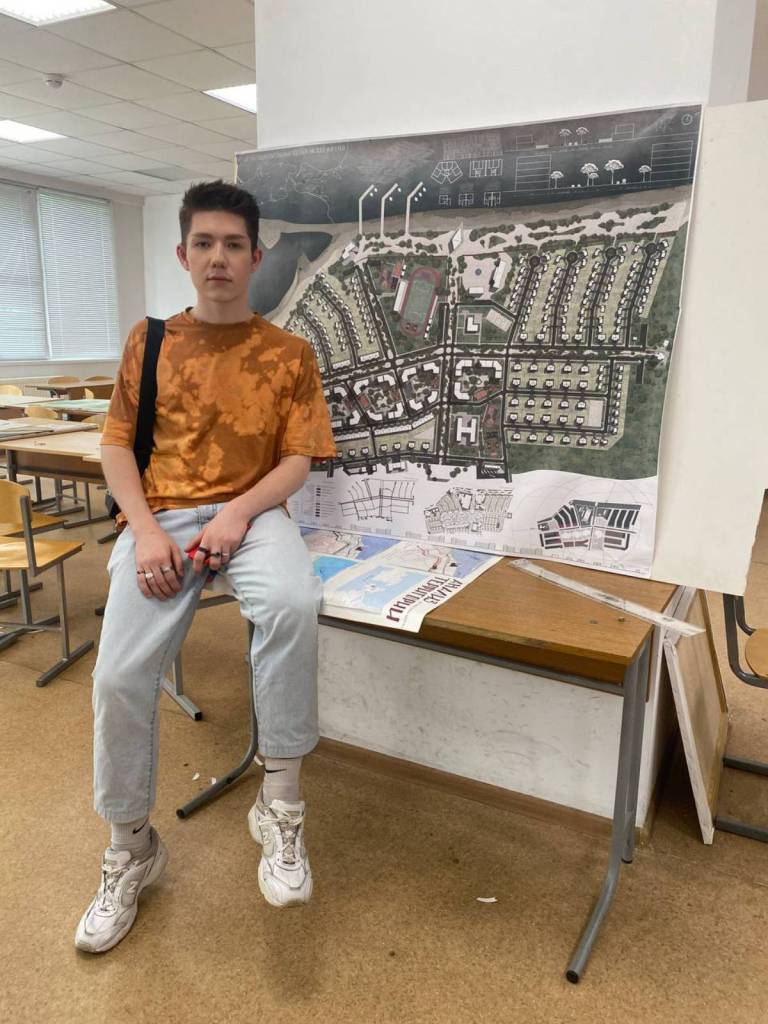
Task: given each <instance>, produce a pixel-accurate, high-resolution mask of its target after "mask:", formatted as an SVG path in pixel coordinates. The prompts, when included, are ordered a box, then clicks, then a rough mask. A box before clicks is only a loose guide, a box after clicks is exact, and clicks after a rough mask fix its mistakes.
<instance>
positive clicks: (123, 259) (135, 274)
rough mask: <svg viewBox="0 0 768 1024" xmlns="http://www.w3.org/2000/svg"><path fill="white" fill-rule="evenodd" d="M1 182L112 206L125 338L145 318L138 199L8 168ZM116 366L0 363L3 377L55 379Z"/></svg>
mask: <svg viewBox="0 0 768 1024" xmlns="http://www.w3.org/2000/svg"><path fill="white" fill-rule="evenodd" d="M0 176H2V178H3V181H9V182H17V183H19V184H23V185H39V186H40V187H42V188H60V189H63V190H64V191H66V192H78V193H80V194H81V195H89V196H98V197H99V198H101V199H109V200H110V201H111V203H112V216H113V224H114V231H115V266H116V272H117V302H118V308H119V315H120V334H121V336H122V337H123V338H125V337H126V335H127V333H128V331H129V330H130V328H131V327H132V326H133V324H135V323H136V321H137V320H140V319H141V318H142V317H143V316H145V312H144V251H143V249H144V241H143V235H144V222H143V209H142V207H143V200H142V198H141V196H129V195H125V194H123V193H120V192H112V191H111V190H109V189H103V188H90V187H88V186H86V185H77V184H73V183H72V182H68V181H59V180H58V179H56V178H49V177H41V176H39V175H34V174H22V173H18V172H15V171H13V170H12V169H11V168H3V169H2V170H1V171H0ZM116 366H117V361H116V360H115V359H94V360H87V361H85V362H77V363H71V362H68V361H61V360H56V361H51V362H49V361H45V362H17V361H13V362H10V361H6V360H3V361H2V362H1V363H0V367H2V372H3V374H4V376H6V377H42V376H55V375H56V374H61V373H66V372H68V371H69V370H72V371H73V372H74V373H77V374H82V375H83V376H84V377H87V376H88V375H89V374H95V373H112V372H113V371H114V369H115V367H116Z"/></svg>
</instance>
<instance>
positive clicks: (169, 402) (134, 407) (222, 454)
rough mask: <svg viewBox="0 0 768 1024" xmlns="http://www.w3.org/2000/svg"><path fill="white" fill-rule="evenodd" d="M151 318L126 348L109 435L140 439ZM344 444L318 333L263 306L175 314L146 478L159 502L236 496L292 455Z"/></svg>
mask: <svg viewBox="0 0 768 1024" xmlns="http://www.w3.org/2000/svg"><path fill="white" fill-rule="evenodd" d="M146 334H147V322H146V320H142V321H141V322H140V323H138V324H136V326H135V327H134V328H133V329H132V330H131V332H130V334H129V335H128V340H127V342H126V344H125V349H124V351H123V357H122V361H121V363H120V369H119V371H118V375H117V380H116V383H115V390H114V392H113V395H112V400H111V402H110V405H109V413H108V414H107V420H106V423H105V425H104V433H103V435H102V444H105V445H119V446H120V447H123V448H133V441H134V437H135V434H136V414H137V411H138V403H139V384H140V381H141V366H142V361H143V359H144V345H145V342H146ZM335 454H336V445H335V443H334V440H333V434H332V432H331V422H330V417H329V414H328V407H327V405H326V403H325V398H324V396H323V387H322V381H321V378H320V371H319V369H318V366H317V360H316V359H315V354H314V352H313V351H312V347H311V345H310V344H309V342H308V341H306V340H305V339H304V338H300V337H298V336H297V335H295V334H290V333H289V332H288V331H284V330H282V328H280V327H276V326H275V325H274V324H270V323H269V322H268V321H266V320H264V319H263V317H260V316H258V315H256V316H254V317H253V318H252V319H251V320H249V321H247V322H244V323H237V324H209V323H203V322H202V321H200V320H197V319H195V317H193V316H192V314H191V313H190V312H189V310H186V311H185V312H183V313H178V314H176V316H172V317H171V318H170V319H168V320H166V323H165V337H164V339H163V344H162V346H161V348H160V356H159V359H158V363H157V402H156V406H155V425H154V448H153V450H152V457H151V459H150V462H149V466H148V467H147V469H146V471H145V472H144V475H143V477H142V486H143V488H144V494H145V496H146V499H147V504H148V505H149V507H150V509H151V510H152V511H153V512H157V511H160V510H161V509H171V508H190V507H193V506H195V505H209V504H214V503H216V502H223V501H229V500H230V499H231V498H235V497H237V496H238V495H240V494H244V493H245V492H246V491H247V490H249V489H250V488H251V487H253V485H254V484H255V483H257V482H258V481H259V480H260V479H261V478H262V477H263V476H265V475H266V474H267V473H269V472H270V470H272V469H274V467H275V466H277V465H278V463H279V462H280V459H281V458H283V456H285V455H309V456H311V457H312V458H313V459H326V458H330V457H332V456H333V455H335Z"/></svg>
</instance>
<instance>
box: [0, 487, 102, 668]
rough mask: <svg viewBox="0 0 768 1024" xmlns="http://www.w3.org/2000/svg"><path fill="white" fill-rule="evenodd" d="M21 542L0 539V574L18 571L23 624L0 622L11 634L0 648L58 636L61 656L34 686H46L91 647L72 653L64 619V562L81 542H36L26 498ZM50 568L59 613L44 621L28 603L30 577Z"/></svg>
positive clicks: (22, 508) (26, 497)
mask: <svg viewBox="0 0 768 1024" xmlns="http://www.w3.org/2000/svg"><path fill="white" fill-rule="evenodd" d="M19 516H20V519H21V527H22V529H21V532H22V539H20V540H16V539H12V538H10V537H8V538H3V539H0V572H18V573H19V574H20V578H21V581H22V582H21V600H22V612H23V616H24V617H23V621H21V622H18V621H15V622H14V621H10V622H9V621H0V629H4V630H10V631H11V632H10V634H6V636H4V637H1V638H0V645H1V646H3V647H7V646H8V644H9V643H13V642H15V641H16V640H17V639H19V638H20V637H21V636H23V635H24V634H25V633H39V632H41V631H51V630H55V631H57V632H59V633H60V634H61V657H60V658H59V660H58V661H57V662H56V663H55V664H54V665H52V666H51V667H50V668H49V669H47V670H46V671H45V672H43V674H42V675H40V676H38V678H37V686H46V685H47V684H48V683H49V682H50V681H51V680H52V679H54V678H55V677H56V676H58V675H59V674H60V673H62V672H63V671H65V669H67V668H69V666H70V665H72V664H73V663H74V662H75V661H77V659H78V658H82V656H83V655H84V654H87V652H88V651H90V650H92V648H93V640H88V641H86V642H85V643H84V644H80V646H79V647H77V648H76V649H75V650H74V651H73V650H72V649H71V647H70V640H69V618H68V616H67V592H66V587H65V584H64V562H65V561H66V560H67V559H68V558H72V557H73V556H74V555H76V554H77V553H78V552H79V551H82V549H83V542H82V541H66V540H39V539H38V538H37V537H35V535H34V533H33V528H32V503H31V501H30V498H29V495H28V494H26V493H25V494H24V495H22V496H21V497H20V498H19ZM49 569H55V570H56V577H57V583H58V593H59V614H58V615H52V616H50V617H48V618H45V619H35V618H34V616H33V614H32V602H31V600H30V587H29V577H30V576H32V577H33V578H34V577H36V576H40V575H42V574H43V573H44V572H47V571H48V570H49Z"/></svg>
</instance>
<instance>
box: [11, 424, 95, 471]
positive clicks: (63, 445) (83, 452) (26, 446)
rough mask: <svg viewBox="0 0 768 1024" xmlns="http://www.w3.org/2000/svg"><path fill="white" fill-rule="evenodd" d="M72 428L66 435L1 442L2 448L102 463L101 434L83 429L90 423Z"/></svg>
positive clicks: (73, 425) (22, 438) (58, 434)
mask: <svg viewBox="0 0 768 1024" xmlns="http://www.w3.org/2000/svg"><path fill="white" fill-rule="evenodd" d="M53 422H56V421H55V420H54V421H53ZM71 426H72V428H73V429H72V430H71V431H67V432H66V433H56V434H45V435H44V436H43V437H20V438H17V439H16V440H15V441H14V440H10V441H0V448H5V449H6V450H7V451H12V452H40V453H43V454H46V455H71V456H74V457H75V458H81V459H85V458H86V456H95V459H94V460H93V461H97V462H100V461H101V458H100V449H101V432H100V431H98V430H87V429H83V428H84V427H89V426H91V424H89V423H84V424H80V423H73V424H72V425H71ZM88 461H92V460H91V459H89V460H88Z"/></svg>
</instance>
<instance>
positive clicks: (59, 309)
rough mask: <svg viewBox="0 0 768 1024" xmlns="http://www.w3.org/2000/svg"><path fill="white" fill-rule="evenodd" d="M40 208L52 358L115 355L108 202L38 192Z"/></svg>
mask: <svg viewBox="0 0 768 1024" xmlns="http://www.w3.org/2000/svg"><path fill="white" fill-rule="evenodd" d="M38 209H39V216H40V237H41V240H42V261H43V270H44V274H45V293H46V304H47V310H48V334H49V349H50V358H51V359H78V358H79V359H83V358H98V357H104V356H119V354H120V347H121V346H120V328H119V323H118V312H117V287H116V282H115V264H114V238H113V231H112V209H111V207H110V205H109V203H108V202H107V201H106V200H103V199H93V198H90V197H88V196H76V195H70V194H66V193H62V192H54V191H48V190H43V189H40V190H39V192H38Z"/></svg>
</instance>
